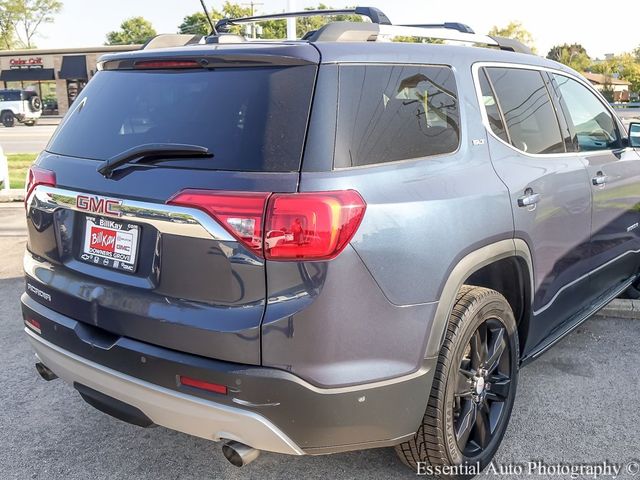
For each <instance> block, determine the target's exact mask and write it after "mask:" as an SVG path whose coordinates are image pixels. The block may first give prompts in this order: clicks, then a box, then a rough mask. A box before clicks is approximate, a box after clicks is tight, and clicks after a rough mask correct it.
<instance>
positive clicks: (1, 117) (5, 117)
mask: <svg viewBox="0 0 640 480" xmlns="http://www.w3.org/2000/svg"><path fill="white" fill-rule="evenodd" d="M41 115H42V100H40V97H39V96H38V94H37V93H36V92H31V91H27V90H0V123H2V125H4V126H5V127H13V126H15V124H16V122H20V123H23V124H25V125H27V126H29V127H33V126H34V125H35V124H36V123H37V122H38V119H39V118H40V116H41Z"/></svg>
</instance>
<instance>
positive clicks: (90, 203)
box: [76, 195, 122, 217]
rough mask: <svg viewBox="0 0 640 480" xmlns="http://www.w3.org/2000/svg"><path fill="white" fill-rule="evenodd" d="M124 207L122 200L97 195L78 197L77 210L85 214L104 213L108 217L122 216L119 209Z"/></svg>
mask: <svg viewBox="0 0 640 480" xmlns="http://www.w3.org/2000/svg"><path fill="white" fill-rule="evenodd" d="M120 205H122V200H114V199H111V198H103V197H97V196H95V195H78V196H77V197H76V208H77V209H78V210H83V211H85V212H92V213H102V214H108V215H116V216H118V217H119V216H120V215H122V212H120V209H119V208H118V207H119V206H120Z"/></svg>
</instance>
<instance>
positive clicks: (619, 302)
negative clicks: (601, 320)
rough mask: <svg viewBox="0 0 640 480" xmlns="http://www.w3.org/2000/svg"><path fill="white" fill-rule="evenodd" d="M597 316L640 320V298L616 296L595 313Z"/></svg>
mask: <svg viewBox="0 0 640 480" xmlns="http://www.w3.org/2000/svg"><path fill="white" fill-rule="evenodd" d="M596 315H597V316H598V317H617V318H627V319H632V320H640V300H628V299H624V298H616V299H615V300H612V301H611V303H609V304H608V305H607V306H606V307H604V308H603V309H602V310H600V311H599V312H598V313H596Z"/></svg>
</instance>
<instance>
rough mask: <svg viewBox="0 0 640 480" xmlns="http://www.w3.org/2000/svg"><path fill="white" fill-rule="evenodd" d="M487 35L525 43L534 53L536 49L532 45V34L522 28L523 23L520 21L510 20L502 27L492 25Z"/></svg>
mask: <svg viewBox="0 0 640 480" xmlns="http://www.w3.org/2000/svg"><path fill="white" fill-rule="evenodd" d="M489 35H491V36H494V37H504V38H512V39H514V40H518V41H519V42H521V43H523V44H525V45H526V46H527V47H529V48H530V49H531V50H532V51H533V52H534V53H536V51H537V50H536V47H535V45H534V40H533V35H531V32H529V30H527V29H526V28H524V25H522V23H521V22H516V21H512V22H509V24H508V25H507V26H506V27H503V28H499V27H498V26H494V27H493V28H492V29H491V30H489Z"/></svg>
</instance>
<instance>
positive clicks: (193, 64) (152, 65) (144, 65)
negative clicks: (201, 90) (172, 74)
mask: <svg viewBox="0 0 640 480" xmlns="http://www.w3.org/2000/svg"><path fill="white" fill-rule="evenodd" d="M133 68H136V69H137V68H140V69H157V68H161V69H162V68H202V65H201V64H200V63H199V62H197V61H196V60H139V61H137V62H136V63H134V65H133Z"/></svg>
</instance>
